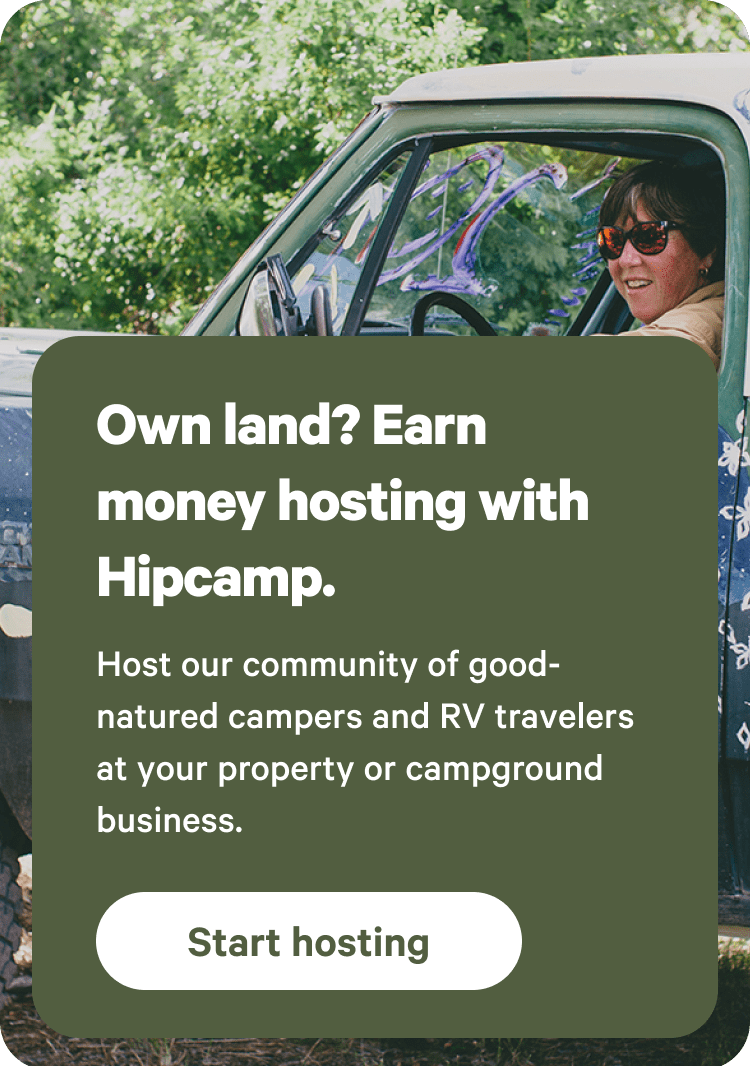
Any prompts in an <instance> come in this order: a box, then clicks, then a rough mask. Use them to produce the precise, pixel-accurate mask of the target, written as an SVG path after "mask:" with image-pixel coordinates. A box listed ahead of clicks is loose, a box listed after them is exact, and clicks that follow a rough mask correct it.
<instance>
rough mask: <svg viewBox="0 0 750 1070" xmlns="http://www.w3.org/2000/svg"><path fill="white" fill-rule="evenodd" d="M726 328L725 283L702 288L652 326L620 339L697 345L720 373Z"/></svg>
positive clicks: (641, 328) (622, 335)
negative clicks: (682, 340)
mask: <svg viewBox="0 0 750 1070" xmlns="http://www.w3.org/2000/svg"><path fill="white" fill-rule="evenodd" d="M723 327H724V283H723V282H713V283H711V285H710V286H703V287H702V288H701V289H700V290H696V291H695V293H694V294H691V295H690V297H688V298H686V299H685V300H684V301H682V302H681V303H680V304H679V305H675V307H674V308H671V309H670V310H669V312H665V313H664V315H663V316H659V318H658V319H657V320H654V322H653V323H649V324H648V325H644V326H643V327H638V329H637V330H635V331H627V332H626V333H625V334H620V335H618V338H638V337H641V338H664V337H669V336H671V337H673V338H687V339H689V340H690V341H691V342H697V343H698V345H699V346H700V347H701V349H704V350H705V351H706V353H708V355H709V357H710V358H711V360H712V361H713V362H714V367H715V368H716V370H717V371H718V370H719V364H720V363H721V333H722V329H723Z"/></svg>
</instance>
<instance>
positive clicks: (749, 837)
mask: <svg viewBox="0 0 750 1070" xmlns="http://www.w3.org/2000/svg"><path fill="white" fill-rule="evenodd" d="M643 160H674V161H682V162H683V163H684V164H685V165H687V166H696V167H697V166H700V167H704V168H709V169H712V170H714V171H715V172H716V174H717V175H719V174H721V175H723V176H724V180H725V186H726V193H727V272H726V284H727V285H726V293H727V297H726V317H725V326H724V344H723V359H722V364H721V368H720V370H719V377H718V384H719V414H718V415H719V445H718V474H719V508H718V524H719V532H718V550H719V595H718V670H719V677H718V758H719V765H718V791H719V813H720V823H719V918H720V921H722V922H724V923H727V924H730V923H731V924H734V925H739V926H745V927H747V926H750V822H749V821H748V815H750V482H749V481H748V466H749V465H750V451H749V450H748V447H747V442H746V438H745V431H744V428H745V420H746V415H747V397H748V394H749V393H750V373H749V372H748V368H747V353H748V330H749V328H750V324H749V323H748V293H749V290H750V255H749V252H748V251H749V250H750V210H749V209H748V205H750V55H749V54H748V53H747V52H740V51H738V52H734V53H728V54H722V55H717V54H698V55H669V56H634V57H606V58H581V59H576V60H557V61H551V62H545V63H521V64H511V65H502V66H493V67H481V68H467V69H464V70H452V71H441V72H437V73H433V74H426V75H423V76H420V77H416V78H411V79H409V80H408V81H406V82H404V83H403V84H402V85H400V86H399V87H398V88H397V89H395V90H394V91H393V92H392V93H390V94H389V95H388V96H386V97H383V98H379V99H377V100H376V101H375V106H374V108H373V110H372V111H371V112H370V114H369V115H368V116H367V117H366V118H365V119H363V121H362V122H361V123H360V125H359V126H358V127H357V129H356V130H355V131H354V132H353V133H352V135H351V136H350V137H349V138H348V139H347V141H345V142H344V143H343V144H342V146H341V147H340V148H339V149H338V150H337V151H336V152H335V153H334V154H333V155H332V156H331V157H330V159H328V160H327V161H326V163H325V164H323V166H322V167H321V168H320V169H319V170H318V171H317V172H316V174H315V175H313V177H312V178H311V179H310V180H309V182H308V183H307V184H306V185H305V186H304V187H303V188H302V189H301V190H300V191H299V193H298V194H297V195H296V196H295V198H294V199H293V200H292V201H291V202H290V203H289V204H288V205H287V207H286V208H285V209H284V210H283V211H282V212H281V214H280V215H279V216H278V218H277V219H276V220H275V221H274V222H273V223H272V224H271V226H270V227H269V228H268V229H267V230H266V231H265V232H264V233H263V234H262V235H261V236H260V237H259V238H258V239H257V241H255V242H254V243H253V244H252V245H251V246H250V248H249V249H248V250H247V252H246V253H245V254H244V256H242V257H241V259H240V260H239V262H238V263H237V265H236V266H235V267H234V268H233V270H232V271H231V272H230V273H229V275H228V276H227V277H226V278H225V279H224V281H223V282H222V283H221V284H220V285H219V286H218V287H217V289H216V290H215V291H214V293H213V294H212V295H211V296H210V298H209V299H208V300H207V301H206V302H205V304H204V305H203V306H202V308H201V309H200V310H199V311H198V313H197V314H196V315H195V317H194V318H193V319H192V321H191V322H190V323H189V325H188V326H187V328H186V330H185V332H184V333H185V334H186V335H193V336H230V335H280V334H281V335H292V334H301V335H304V334H318V335H321V334H325V335H345V336H354V335H371V334H375V335H379V336H392V335H408V334H414V335H417V334H425V333H440V334H449V335H451V334H452V335H456V336H463V335H465V334H468V333H492V334H499V335H539V334H546V335H561V334H569V335H589V334H594V333H607V334H618V333H620V332H621V331H624V330H627V329H628V327H629V326H630V325H631V322H632V320H631V317H630V315H629V313H628V310H627V307H626V306H625V305H624V302H623V301H622V299H621V298H620V297H619V295H618V294H617V292H616V291H615V289H614V286H613V285H612V284H611V282H610V279H609V275H608V273H607V272H606V271H605V270H604V269H603V264H602V261H601V260H600V259H599V255H598V252H597V248H596V241H595V230H596V220H597V212H598V208H599V205H600V203H601V200H602V197H603V194H604V192H605V190H606V188H607V183H608V182H609V181H610V179H611V176H612V173H613V171H614V169H615V168H618V167H619V168H623V167H627V166H629V165H630V164H633V163H635V162H637V161H643ZM5 333H6V335H8V337H9V338H11V336H12V335H13V332H5ZM16 334H17V337H16V338H15V342H16V344H17V346H18V347H19V352H18V353H17V354H16V356H15V358H14V357H12V356H11V357H9V358H7V359H9V360H11V361H12V360H13V359H16V360H18V359H20V358H21V356H22V350H21V348H20V346H21V343H22V342H23V341H24V339H23V338H22V337H21V335H22V334H23V332H20V333H19V332H16ZM51 340H53V339H52V338H50V339H49V341H51ZM25 342H26V344H27V349H30V348H33V347H34V346H35V345H36V346H37V348H39V347H40V346H41V347H42V348H43V346H44V343H45V339H44V337H42V336H39V335H37V338H36V341H33V340H32V339H30V338H26V339H25ZM8 344H9V345H10V342H9V343H8ZM299 344H301V345H304V342H300V343H299ZM26 356H27V357H28V360H29V362H32V361H33V359H34V357H33V354H29V353H27V354H26ZM2 359H6V358H2ZM3 383H4V380H0V394H2V397H0V405H4V406H6V407H5V408H4V409H2V421H3V428H6V427H7V430H8V434H7V436H5V435H0V446H1V448H2V449H5V450H7V451H8V453H9V462H10V463H9V464H8V468H7V469H6V467H5V463H4V458H2V457H1V456H0V473H2V475H1V476H0V479H2V480H4V481H5V482H3V483H2V488H3V493H2V496H0V497H2V499H4V501H3V505H2V512H3V517H4V519H3V520H2V521H0V524H1V525H2V532H3V548H4V553H5V554H6V555H7V556H4V557H3V558H2V560H0V580H2V581H3V583H4V586H3V588H2V589H0V594H4V597H3V598H0V605H2V603H3V602H7V603H12V604H15V605H18V606H21V607H27V606H29V605H30V600H29V598H28V597H27V596H28V595H30V591H31V583H30V578H31V499H30V487H29V484H28V481H27V475H25V474H24V473H26V472H27V471H30V466H29V464H28V460H29V453H28V447H29V444H30V427H31V424H30V417H29V415H28V414H29V413H30V404H31V398H30V396H27V395H26V394H25V393H24V390H23V389H20V388H18V389H16V388H15V387H12V386H10V387H8V389H2V386H3ZM16 385H17V384H16ZM679 405H680V392H679V386H678V384H675V405H674V411H673V412H672V413H665V414H664V427H663V429H662V432H663V434H664V435H665V437H667V436H668V438H669V441H670V443H672V445H673V449H674V451H675V454H676V455H678V454H679V445H678V440H679V435H680V434H683V433H684V429H683V428H682V427H681V425H680V424H679V421H678V420H677V419H676V416H677V414H678V413H679ZM14 450H15V451H16V452H15V453H14V452H13V451H14ZM11 457H15V460H11ZM13 465H17V473H16V468H13ZM11 469H12V472H11ZM24 481H25V482H24ZM680 582H689V578H686V577H681V578H680ZM1 627H2V610H1V609H0V628H1ZM28 646H30V640H28V639H25V638H11V637H10V636H8V635H6V634H3V633H0V659H2V661H1V664H2V667H3V668H2V672H0V688H2V690H1V692H0V699H1V700H2V720H1V721H0V729H1V730H2V732H3V739H4V740H5V739H7V740H8V741H9V742H8V743H5V742H4V743H3V748H2V760H0V789H1V790H2V796H3V798H0V840H2V842H3V853H2V856H1V857H2V859H3V866H4V868H3V869H2V870H1V871H0V873H1V874H2V880H3V881H4V884H3V883H0V897H1V901H2V909H3V911H4V913H3V915H2V922H1V926H2V928H1V930H0V978H3V979H4V983H5V984H6V985H7V984H8V983H9V981H10V973H11V972H12V958H11V951H12V949H13V947H14V945H15V942H16V940H17V931H16V930H15V929H14V925H15V923H14V907H15V902H16V900H15V899H14V894H15V893H14V892H13V889H12V880H13V874H14V872H15V870H14V858H15V854H16V852H17V851H19V850H25V849H27V848H28V846H29V837H30V832H31V826H30V822H29V820H28V817H29V811H28V802H29V797H28V788H29V782H28V780H27V779H26V771H27V769H28V734H27V733H28V728H27V726H28V717H29V713H30V689H29V683H28V664H29V662H28V656H29V654H28V649H27V648H28ZM745 696H747V697H745ZM710 712H711V711H709V710H706V716H708V715H709V713H710ZM3 956H5V957H4V958H3ZM0 999H2V995H0Z"/></svg>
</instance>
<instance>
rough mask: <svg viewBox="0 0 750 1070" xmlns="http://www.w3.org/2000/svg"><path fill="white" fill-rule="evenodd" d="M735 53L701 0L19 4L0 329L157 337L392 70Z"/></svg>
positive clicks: (4, 46) (3, 69) (186, 310)
mask: <svg viewBox="0 0 750 1070" xmlns="http://www.w3.org/2000/svg"><path fill="white" fill-rule="evenodd" d="M676 15H677V16H679V17H676ZM484 27H489V29H487V30H485V29H484ZM739 47H742V48H745V47H747V42H746V40H745V38H744V36H742V34H741V32H740V24H739V22H738V20H737V19H736V18H735V17H734V16H733V15H731V13H729V12H726V11H725V9H722V8H719V7H718V6H717V5H715V4H713V3H711V0H690V2H689V0H679V2H676V3H674V4H673V5H672V7H670V8H661V7H660V5H659V3H658V0H628V6H627V8H626V9H625V10H623V4H622V0H482V2H480V3H478V4H477V3H473V2H471V0H454V3H453V5H452V6H443V5H441V4H440V3H437V4H436V3H435V2H434V0H293V2H290V0H263V2H258V3H247V2H246V0H226V2H224V0H131V2H130V3H129V5H128V6H127V7H118V6H116V5H111V4H107V3H105V0H46V2H45V3H44V4H32V5H30V6H28V7H26V8H23V9H22V10H21V11H20V12H18V13H17V14H16V15H15V16H14V17H13V18H12V19H11V20H10V22H9V23H8V26H7V27H6V30H5V32H4V34H3V37H2V42H0V126H2V131H3V134H4V136H3V138H2V143H3V146H4V147H0V168H1V169H2V174H3V183H2V185H1V186H0V324H6V325H7V324H20V325H24V326H35V325H38V326H66V327H81V328H88V329H105V330H123V331H125V330H128V331H130V330H137V331H149V332H163V333H174V332H176V331H177V330H179V329H180V327H181V326H182V325H183V324H184V322H185V321H186V320H187V318H188V316H189V315H190V314H191V313H192V311H193V310H194V308H195V307H196V306H197V305H198V304H200V303H201V302H202V301H203V300H204V298H205V297H206V295H207V293H208V292H209V291H210V290H211V289H212V288H213V287H214V285H215V284H216V283H217V282H218V281H219V279H220V278H221V277H222V276H223V275H224V274H225V273H226V271H227V270H228V269H229V268H230V267H231V265H232V264H233V263H234V261H235V260H236V258H237V257H238V255H239V254H240V253H241V252H242V250H243V249H244V248H246V247H247V245H249V244H250V242H251V241H252V239H253V238H254V237H255V236H256V235H257V234H258V232H259V231H260V230H261V229H262V227H263V226H264V225H265V224H266V223H267V222H268V221H269V220H270V219H271V218H272V217H273V215H275V213H276V212H277V211H278V209H279V208H280V207H281V206H282V205H283V203H284V202H285V201H286V200H287V199H288V197H289V196H290V195H291V193H293V192H294V191H295V190H296V189H297V188H298V187H299V186H300V185H301V184H302V182H303V181H304V180H305V179H306V178H307V176H308V175H309V174H310V173H311V172H312V171H313V170H314V169H315V168H316V167H317V166H318V165H319V164H320V163H321V162H322V160H323V159H324V157H325V155H326V154H327V153H328V152H330V151H331V149H332V148H333V147H334V146H335V145H336V144H337V143H338V142H339V141H340V140H341V139H342V138H343V137H344V136H345V135H346V134H347V133H348V132H349V130H350V129H351V128H352V127H353V126H354V124H355V123H356V122H357V121H358V119H359V118H360V117H361V116H362V115H363V114H364V113H365V112H366V111H367V110H368V109H369V107H370V101H371V98H372V95H373V94H374V93H381V92H385V91H387V90H388V89H389V88H391V87H393V86H394V85H396V84H398V83H399V82H400V81H401V80H402V79H403V78H405V77H407V76H409V75H411V74H416V73H421V72H424V71H427V70H437V69H440V68H443V67H451V66H458V65H462V64H468V63H472V62H477V61H481V62H495V61H504V60H519V59H526V58H529V57H530V58H532V59H539V58H547V57H549V56H555V55H575V54H585V53H588V54H592V55H593V54H599V53H601V52H613V51H664V50H667V49H671V50H682V51H689V50H694V49H707V50H713V49H717V48H719V49H726V48H739Z"/></svg>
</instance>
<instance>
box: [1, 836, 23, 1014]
mask: <svg viewBox="0 0 750 1070" xmlns="http://www.w3.org/2000/svg"><path fill="white" fill-rule="evenodd" d="M18 872H19V869H18V854H17V853H16V851H14V850H13V848H12V847H7V846H6V845H5V844H3V843H0V1010H2V1008H3V1007H4V1006H5V1004H6V1002H7V1000H8V998H9V986H10V984H11V981H12V980H13V978H14V977H15V975H16V963H15V961H14V959H13V955H14V953H15V952H16V951H18V945H19V944H20V942H21V923H20V921H19V920H18V918H19V914H20V912H21V906H22V898H21V889H20V888H19V887H18Z"/></svg>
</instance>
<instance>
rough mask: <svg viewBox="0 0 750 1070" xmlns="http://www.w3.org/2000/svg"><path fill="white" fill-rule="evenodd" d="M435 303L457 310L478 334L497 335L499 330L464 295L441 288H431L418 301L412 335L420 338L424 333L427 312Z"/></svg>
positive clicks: (413, 312) (413, 311)
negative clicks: (443, 290) (445, 291)
mask: <svg viewBox="0 0 750 1070" xmlns="http://www.w3.org/2000/svg"><path fill="white" fill-rule="evenodd" d="M433 305H442V306H443V308H449V309H450V310H451V311H452V312H457V313H458V314H459V316H460V317H461V318H462V319H464V320H466V322H467V323H468V324H469V326H470V327H473V328H474V330H475V331H476V332H477V334H483V335H493V336H494V337H497V331H496V330H495V329H494V328H493V327H492V326H491V324H489V323H488V322H487V320H486V319H485V318H484V316H483V315H482V314H481V312H477V310H476V309H475V308H472V307H471V305H470V304H468V303H467V302H466V301H464V299H463V298H462V297H457V296H456V294H450V293H441V292H440V291H439V290H431V291H430V293H428V294H425V295H424V297H420V299H419V300H418V301H417V303H416V305H415V306H414V309H413V310H412V314H411V325H410V329H409V333H410V334H411V335H413V336H418V337H420V338H421V337H422V336H423V335H424V319H425V314H426V313H427V310H428V309H430V308H432V307H433Z"/></svg>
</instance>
